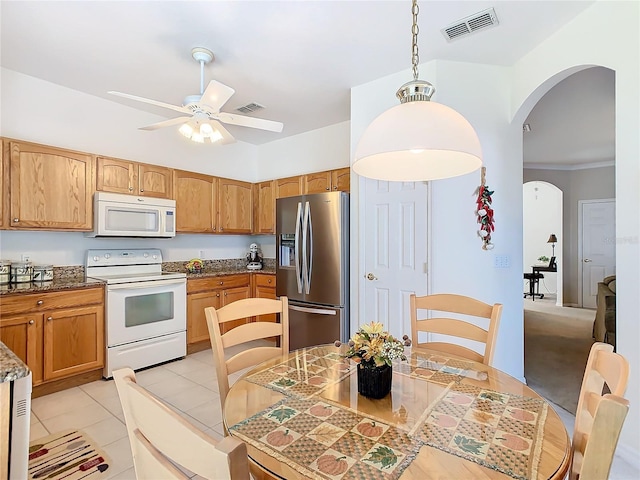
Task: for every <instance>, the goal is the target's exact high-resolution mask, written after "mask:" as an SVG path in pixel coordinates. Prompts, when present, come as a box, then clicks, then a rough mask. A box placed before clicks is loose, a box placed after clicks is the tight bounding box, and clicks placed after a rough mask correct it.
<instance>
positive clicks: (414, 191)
mask: <svg viewBox="0 0 640 480" xmlns="http://www.w3.org/2000/svg"><path fill="white" fill-rule="evenodd" d="M364 184H365V185H364V195H363V196H362V197H361V198H362V200H363V201H362V205H364V214H365V219H364V228H363V231H364V252H363V253H364V259H365V260H364V268H365V271H364V275H363V278H361V279H360V281H361V282H364V292H365V294H364V298H363V299H362V304H361V305H360V307H359V309H360V312H361V313H360V321H359V323H368V322H371V321H378V322H382V324H383V325H384V326H385V329H388V330H389V332H390V333H391V334H392V335H397V336H402V335H403V334H407V335H409V334H410V331H411V317H410V316H409V295H411V294H412V293H416V294H417V295H425V294H426V293H427V273H426V271H427V268H426V262H427V251H428V248H427V199H428V187H427V184H426V183H425V182H385V181H377V180H371V179H367V180H365V182H364Z"/></svg>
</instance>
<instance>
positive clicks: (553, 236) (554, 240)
mask: <svg viewBox="0 0 640 480" xmlns="http://www.w3.org/2000/svg"><path fill="white" fill-rule="evenodd" d="M557 242H558V237H556V234H555V233H552V234H551V235H549V240H547V243H550V244H551V256H552V257H555V256H556V243H557Z"/></svg>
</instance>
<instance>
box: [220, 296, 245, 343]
mask: <svg viewBox="0 0 640 480" xmlns="http://www.w3.org/2000/svg"><path fill="white" fill-rule="evenodd" d="M250 297H251V289H250V288H249V285H247V286H246V287H236V288H228V289H226V290H223V291H222V306H223V307H224V306H225V305H228V304H230V303H231V302H235V301H236V300H241V299H243V298H250ZM248 321H249V319H248V318H241V319H239V320H234V321H232V322H226V323H224V324H222V328H221V329H220V331H221V332H222V333H227V332H228V331H229V330H231V329H232V328H235V327H237V326H239V325H244V324H245V323H247V322H248Z"/></svg>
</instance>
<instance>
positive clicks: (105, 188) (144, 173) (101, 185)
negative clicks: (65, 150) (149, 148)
mask: <svg viewBox="0 0 640 480" xmlns="http://www.w3.org/2000/svg"><path fill="white" fill-rule="evenodd" d="M172 183H173V182H172V169H171V168H168V167H161V166H159V165H149V164H146V163H138V162H130V161H128V160H120V159H117V158H108V157H98V158H97V173H96V190H98V191H101V192H112V193H126V194H131V195H140V196H145V197H156V198H172V191H171V188H172Z"/></svg>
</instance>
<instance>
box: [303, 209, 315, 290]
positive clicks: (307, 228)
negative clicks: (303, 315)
mask: <svg viewBox="0 0 640 480" xmlns="http://www.w3.org/2000/svg"><path fill="white" fill-rule="evenodd" d="M302 230H303V237H302V264H303V269H302V270H303V275H304V277H303V285H304V293H306V294H308V293H309V291H310V290H311V270H312V269H313V228H312V222H311V207H310V206H309V202H305V205H304V222H303V224H302ZM307 244H308V245H309V251H308V252H307Z"/></svg>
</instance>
